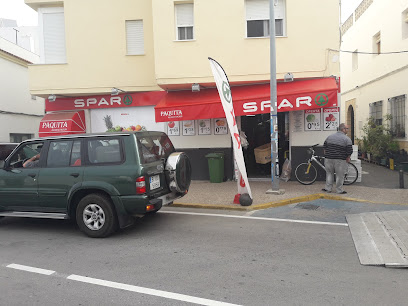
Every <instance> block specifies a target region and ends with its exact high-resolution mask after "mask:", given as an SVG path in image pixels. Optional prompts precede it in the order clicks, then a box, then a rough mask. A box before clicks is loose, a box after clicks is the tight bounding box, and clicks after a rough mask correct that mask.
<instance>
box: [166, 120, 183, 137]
mask: <svg viewBox="0 0 408 306" xmlns="http://www.w3.org/2000/svg"><path fill="white" fill-rule="evenodd" d="M167 135H169V136H180V122H179V121H170V122H167Z"/></svg>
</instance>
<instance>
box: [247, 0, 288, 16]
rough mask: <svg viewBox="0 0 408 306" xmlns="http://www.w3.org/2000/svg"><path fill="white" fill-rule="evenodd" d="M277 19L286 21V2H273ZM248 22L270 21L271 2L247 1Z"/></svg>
mask: <svg viewBox="0 0 408 306" xmlns="http://www.w3.org/2000/svg"><path fill="white" fill-rule="evenodd" d="M273 3H274V5H275V6H274V14H275V19H285V0H273ZM246 19H247V20H269V19H270V18H269V0H247V1H246Z"/></svg>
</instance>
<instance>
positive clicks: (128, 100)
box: [123, 95, 133, 105]
mask: <svg viewBox="0 0 408 306" xmlns="http://www.w3.org/2000/svg"><path fill="white" fill-rule="evenodd" d="M132 102H133V98H132V96H131V95H126V96H124V97H123V104H125V105H131V104H132Z"/></svg>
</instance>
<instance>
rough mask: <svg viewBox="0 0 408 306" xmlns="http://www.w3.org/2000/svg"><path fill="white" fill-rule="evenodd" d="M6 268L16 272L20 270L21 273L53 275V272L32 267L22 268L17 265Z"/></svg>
mask: <svg viewBox="0 0 408 306" xmlns="http://www.w3.org/2000/svg"><path fill="white" fill-rule="evenodd" d="M6 267H7V268H11V269H16V270H22V271H27V272H32V273H38V274H43V275H52V274H54V273H55V271H52V270H45V269H40V268H34V267H30V266H23V265H18V264H9V265H8V266H6Z"/></svg>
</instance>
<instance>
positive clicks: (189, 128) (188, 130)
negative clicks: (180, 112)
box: [183, 120, 195, 136]
mask: <svg viewBox="0 0 408 306" xmlns="http://www.w3.org/2000/svg"><path fill="white" fill-rule="evenodd" d="M194 135H195V126H194V120H187V121H183V136H194Z"/></svg>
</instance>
